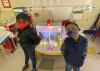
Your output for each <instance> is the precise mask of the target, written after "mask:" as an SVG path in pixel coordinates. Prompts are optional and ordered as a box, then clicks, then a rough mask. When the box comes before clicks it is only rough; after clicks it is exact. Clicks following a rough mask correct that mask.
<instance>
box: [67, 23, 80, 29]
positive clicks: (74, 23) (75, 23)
mask: <svg viewBox="0 0 100 71" xmlns="http://www.w3.org/2000/svg"><path fill="white" fill-rule="evenodd" d="M69 24H73V25H75V26H76V27H77V28H79V27H78V25H77V23H75V22H68V23H66V24H65V28H66V26H67V25H69Z"/></svg>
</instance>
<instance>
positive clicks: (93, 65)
mask: <svg viewBox="0 0 100 71" xmlns="http://www.w3.org/2000/svg"><path fill="white" fill-rule="evenodd" d="M89 47H93V49H95V51H96V52H100V40H99V39H98V38H97V40H95V41H94V42H91V41H90V40H89ZM43 57H47V58H53V59H55V64H54V70H53V71H65V63H64V59H63V57H62V56H45V55H44V56H42V57H41V58H43ZM23 63H24V55H23V51H22V49H21V48H19V49H18V50H16V52H15V53H13V54H6V52H5V51H4V50H1V51H0V71H21V69H22V67H23ZM38 64H39V61H38ZM30 66H31V62H30ZM30 69H31V68H30ZM28 71H30V70H28ZM38 71H49V70H44V69H39V68H38ZM81 71H100V55H98V54H96V53H95V54H91V53H89V54H88V56H87V58H86V60H85V63H84V66H83V67H82V68H81Z"/></svg>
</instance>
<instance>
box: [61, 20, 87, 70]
mask: <svg viewBox="0 0 100 71" xmlns="http://www.w3.org/2000/svg"><path fill="white" fill-rule="evenodd" d="M65 30H66V32H67V35H68V36H69V37H67V38H65V40H64V42H63V43H62V46H61V52H62V53H63V56H64V59H65V63H66V71H71V70H72V68H73V70H74V71H80V67H81V66H82V65H83V64H84V60H85V57H86V55H87V46H88V42H87V39H86V38H85V37H83V36H81V35H80V34H79V33H78V31H79V27H78V25H77V24H76V23H74V22H69V23H67V24H65Z"/></svg>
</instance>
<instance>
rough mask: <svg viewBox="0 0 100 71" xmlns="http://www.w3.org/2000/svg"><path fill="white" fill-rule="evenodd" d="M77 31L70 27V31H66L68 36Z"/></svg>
mask: <svg viewBox="0 0 100 71" xmlns="http://www.w3.org/2000/svg"><path fill="white" fill-rule="evenodd" d="M77 33H78V30H76V29H72V30H71V31H68V32H67V35H68V36H73V35H75V34H77Z"/></svg>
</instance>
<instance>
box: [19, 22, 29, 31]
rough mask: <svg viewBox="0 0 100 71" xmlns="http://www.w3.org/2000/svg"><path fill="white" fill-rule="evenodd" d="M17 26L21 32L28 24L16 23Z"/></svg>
mask: <svg viewBox="0 0 100 71" xmlns="http://www.w3.org/2000/svg"><path fill="white" fill-rule="evenodd" d="M17 26H18V28H19V29H21V30H23V29H24V28H26V27H27V26H28V23H23V24H22V23H18V24H17Z"/></svg>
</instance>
